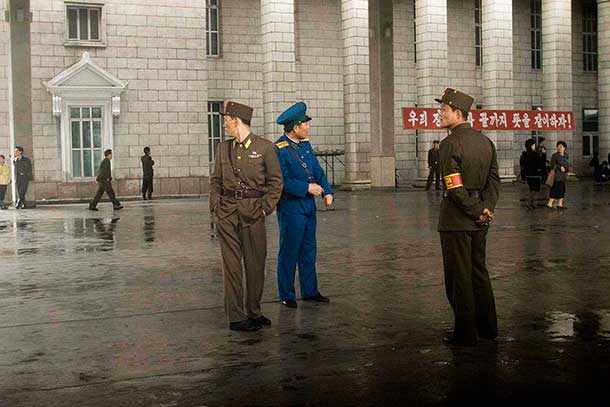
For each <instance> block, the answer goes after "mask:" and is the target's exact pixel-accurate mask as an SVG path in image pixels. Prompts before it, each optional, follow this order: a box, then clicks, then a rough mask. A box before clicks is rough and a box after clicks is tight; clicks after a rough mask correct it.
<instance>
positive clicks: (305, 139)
mask: <svg viewBox="0 0 610 407" xmlns="http://www.w3.org/2000/svg"><path fill="white" fill-rule="evenodd" d="M301 141H309V139H308V138H304V139H302V140H301Z"/></svg>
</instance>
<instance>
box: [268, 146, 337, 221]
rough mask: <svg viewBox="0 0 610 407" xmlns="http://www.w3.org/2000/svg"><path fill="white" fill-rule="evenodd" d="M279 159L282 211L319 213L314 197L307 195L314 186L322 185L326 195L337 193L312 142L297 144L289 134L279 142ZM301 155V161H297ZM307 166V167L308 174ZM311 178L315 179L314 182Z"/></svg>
mask: <svg viewBox="0 0 610 407" xmlns="http://www.w3.org/2000/svg"><path fill="white" fill-rule="evenodd" d="M275 145H276V146H277V149H278V150H277V151H278V153H277V154H278V158H279V161H280V166H281V167H282V175H283V177H284V189H283V191H282V198H281V199H280V202H279V204H278V211H284V210H285V211H289V212H293V213H302V214H311V212H312V211H315V207H316V205H315V200H314V196H313V195H311V194H310V193H309V192H307V190H308V188H309V184H310V183H312V182H313V183H316V184H319V185H320V186H321V187H322V188H323V189H324V193H323V195H328V194H332V193H334V191H333V188H332V187H331V186H330V184H329V182H328V179H327V178H326V174H324V170H323V169H322V166H321V165H320V163H319V162H318V159H317V158H316V155H315V154H314V152H313V148H312V146H311V144H310V143H309V140H308V139H305V140H301V141H300V142H299V143H295V142H294V141H292V140H290V139H289V138H288V136H286V134H283V135H282V136H281V137H280V138H279V139H278V140H277V141H276V142H275ZM297 155H298V156H299V157H301V158H300V160H299V159H297ZM303 163H304V164H305V165H306V166H307V170H305V168H304V166H303ZM308 171H309V175H308ZM310 177H311V178H310Z"/></svg>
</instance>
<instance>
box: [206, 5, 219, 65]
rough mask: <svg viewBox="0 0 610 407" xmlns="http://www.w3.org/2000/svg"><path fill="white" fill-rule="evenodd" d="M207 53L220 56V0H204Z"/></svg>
mask: <svg viewBox="0 0 610 407" xmlns="http://www.w3.org/2000/svg"><path fill="white" fill-rule="evenodd" d="M205 16H206V21H207V24H206V41H207V51H206V52H207V55H208V56H214V57H217V56H220V0H206V2H205Z"/></svg>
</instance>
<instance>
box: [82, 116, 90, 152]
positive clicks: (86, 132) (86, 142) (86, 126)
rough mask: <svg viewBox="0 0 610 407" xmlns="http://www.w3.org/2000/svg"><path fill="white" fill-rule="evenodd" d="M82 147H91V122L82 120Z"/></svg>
mask: <svg viewBox="0 0 610 407" xmlns="http://www.w3.org/2000/svg"><path fill="white" fill-rule="evenodd" d="M83 148H91V122H83Z"/></svg>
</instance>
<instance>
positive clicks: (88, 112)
mask: <svg viewBox="0 0 610 407" xmlns="http://www.w3.org/2000/svg"><path fill="white" fill-rule="evenodd" d="M90 117H91V109H90V108H88V107H83V118H85V119H88V118H90Z"/></svg>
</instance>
